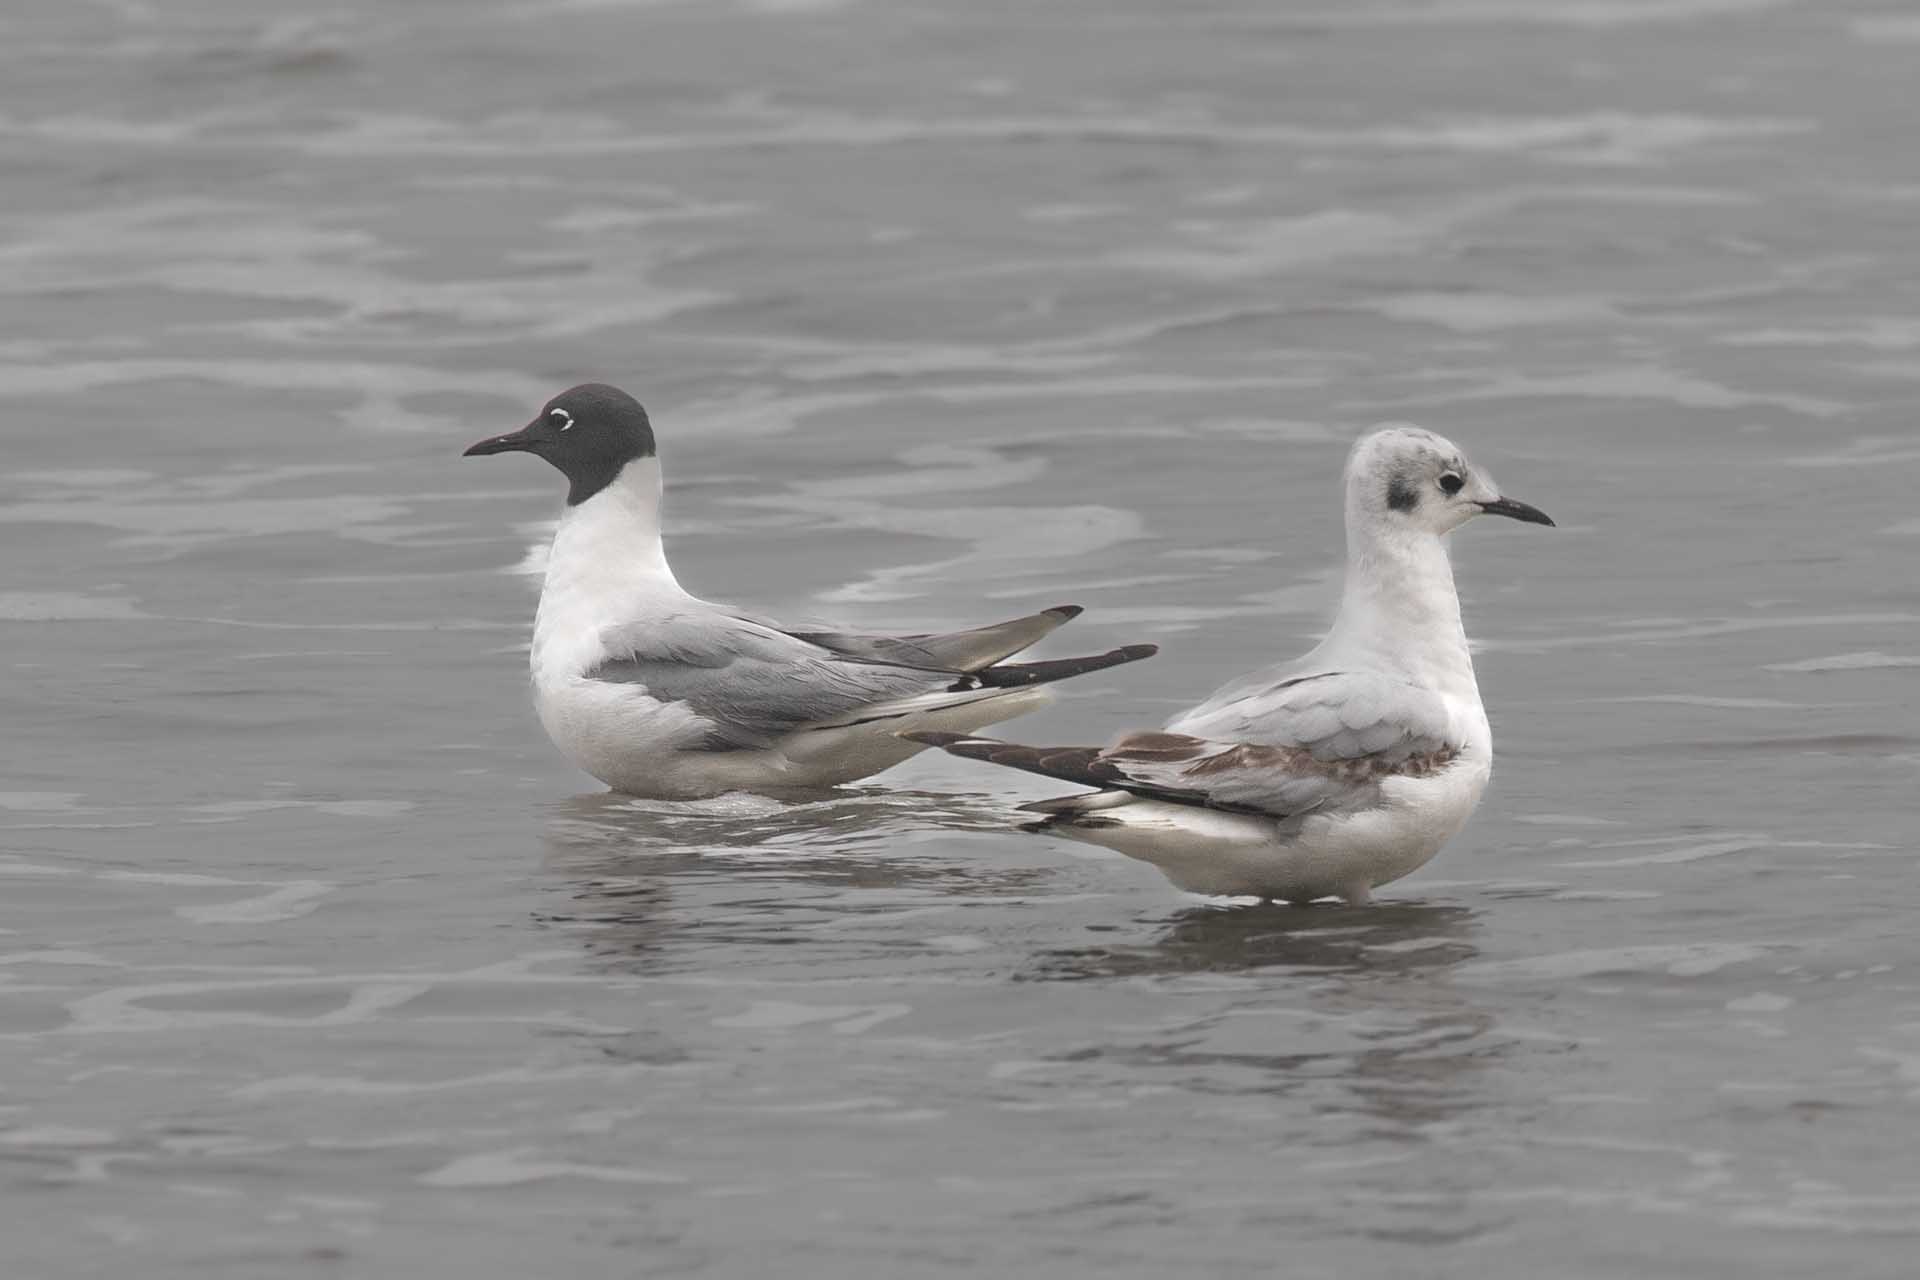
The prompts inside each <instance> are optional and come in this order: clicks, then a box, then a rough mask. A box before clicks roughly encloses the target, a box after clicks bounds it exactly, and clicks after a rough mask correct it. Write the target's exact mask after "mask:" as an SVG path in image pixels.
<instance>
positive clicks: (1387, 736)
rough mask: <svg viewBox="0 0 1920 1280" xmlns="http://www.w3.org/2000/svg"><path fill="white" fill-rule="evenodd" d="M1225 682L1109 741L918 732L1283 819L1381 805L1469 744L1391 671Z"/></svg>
mask: <svg viewBox="0 0 1920 1280" xmlns="http://www.w3.org/2000/svg"><path fill="white" fill-rule="evenodd" d="M1225 693H1226V694H1227V695H1230V696H1222V695H1216V696H1215V697H1214V698H1213V699H1210V700H1208V701H1207V702H1205V703H1202V704H1201V705H1200V706H1198V707H1196V708H1194V709H1193V710H1191V711H1188V712H1185V713H1183V714H1182V715H1180V716H1177V717H1175V718H1174V720H1173V722H1172V723H1171V724H1169V725H1168V727H1167V729H1166V730H1165V731H1163V732H1152V731H1149V732H1134V733H1127V734H1123V735H1121V736H1120V737H1119V738H1117V739H1115V740H1114V741H1113V742H1112V743H1110V744H1109V745H1107V746H1106V747H1104V748H1099V749H1095V748H1091V747H1028V746H1021V745H1018V744H1013V743H1005V742H997V741H995V740H993V739H987V738H969V737H965V736H964V735H952V734H936V735H918V740H919V741H925V742H932V743H934V744H935V745H939V746H943V747H945V748H946V749H947V750H948V751H951V752H953V753H955V754H956V755H964V756H971V757H974V758H977V759H983V760H990V761H992V762H993V763H995V764H1004V765H1008V766H1011V767H1013V768H1016V769H1026V770H1028V771H1029V772H1033V773H1040V774H1045V775H1047V776H1048V777H1054V778H1063V779H1065V780H1067V781H1069V782H1078V783H1081V784H1083V785H1086V786H1091V787H1100V788H1102V789H1105V790H1109V791H1113V790H1118V791H1126V792H1132V793H1133V794H1136V795H1141V796H1148V797H1152V798H1155V799H1161V800H1171V801H1174V802H1177V803H1182V804H1194V805H1203V806H1206V807H1208V808H1214V809H1225V810H1230V811H1233V812H1239V813H1257V814H1261V815H1263V816H1266V817H1272V818H1280V819H1286V818H1297V817H1302V816H1305V815H1306V814H1310V813H1322V814H1325V813H1347V812H1354V811H1356V810H1360V809H1366V808H1371V807H1373V806H1374V805H1376V804H1378V803H1379V802H1380V786H1381V784H1382V783H1383V782H1385V781H1386V780H1387V779H1388V778H1391V777H1396V776H1398V777H1420V776H1424V775H1426V774H1430V773H1433V772H1435V771H1436V770H1438V769H1441V768H1444V767H1446V766H1447V765H1449V764H1451V763H1452V762H1453V760H1454V759H1455V758H1456V757H1457V756H1458V755H1459V754H1460V750H1461V747H1462V745H1463V744H1462V742H1461V740H1460V736H1459V735H1458V734H1457V733H1456V732H1455V731H1454V729H1453V726H1452V723H1451V721H1452V717H1451V715H1450V714H1449V711H1448V708H1447V704H1446V702H1445V700H1444V699H1442V698H1441V697H1440V696H1439V695H1438V694H1436V693H1434V692H1432V691H1431V690H1427V689H1421V688H1418V687H1415V686H1413V685H1409V684H1407V683H1405V682H1404V681H1401V680H1396V679H1394V678H1393V677H1391V676H1386V675H1380V674H1376V673H1370V672H1351V671H1325V672H1315V673H1312V674H1308V675H1292V676H1286V677H1285V678H1282V679H1278V680H1275V681H1271V682H1265V683H1261V682H1255V683H1254V684H1251V685H1247V686H1233V687H1230V689H1229V690H1227V691H1225ZM1026 807H1027V808H1029V809H1036V810H1040V811H1042V812H1049V813H1073V812H1081V811H1089V812H1091V811H1096V810H1097V809H1098V808H1099V807H1100V804H1099V802H1098V801H1096V800H1095V798H1093V797H1088V796H1069V797H1066V798H1064V799H1060V800H1045V801H1041V802H1039V803H1037V804H1032V805H1028V806H1026Z"/></svg>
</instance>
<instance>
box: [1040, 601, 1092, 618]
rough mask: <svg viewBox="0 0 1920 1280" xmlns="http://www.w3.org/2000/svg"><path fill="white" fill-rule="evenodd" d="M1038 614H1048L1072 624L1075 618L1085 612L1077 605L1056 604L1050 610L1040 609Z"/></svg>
mask: <svg viewBox="0 0 1920 1280" xmlns="http://www.w3.org/2000/svg"><path fill="white" fill-rule="evenodd" d="M1040 612H1042V613H1050V614H1052V615H1054V616H1055V617H1057V618H1059V619H1060V621H1062V622H1072V621H1073V620H1074V619H1075V618H1077V617H1079V616H1080V615H1081V614H1083V613H1085V612H1086V610H1085V609H1083V608H1081V607H1080V606H1079V605H1077V604H1057V605H1055V606H1053V608H1051V609H1042V610H1041V611H1040Z"/></svg>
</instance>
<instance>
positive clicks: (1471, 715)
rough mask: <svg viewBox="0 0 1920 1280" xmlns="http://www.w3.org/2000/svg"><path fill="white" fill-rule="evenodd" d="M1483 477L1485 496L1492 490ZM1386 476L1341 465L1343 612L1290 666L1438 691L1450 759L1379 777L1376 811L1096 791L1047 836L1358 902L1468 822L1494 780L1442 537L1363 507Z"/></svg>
mask: <svg viewBox="0 0 1920 1280" xmlns="http://www.w3.org/2000/svg"><path fill="white" fill-rule="evenodd" d="M1442 443H1444V442H1442ZM1357 456H1358V455H1356V457H1357ZM1476 483H1479V482H1476ZM1484 483H1485V485H1486V492H1485V493H1484V495H1483V496H1485V497H1487V498H1491V497H1494V496H1496V495H1495V493H1494V491H1493V490H1492V487H1491V481H1490V480H1485V481H1484ZM1384 484H1385V478H1384V477H1383V476H1380V475H1377V474H1372V473H1369V472H1367V471H1365V470H1350V473H1349V476H1348V496H1347V513H1346V514H1347V519H1346V524H1347V567H1346V584H1345V589H1344V591H1343V593H1342V596H1341V602H1340V612H1339V615H1338V616H1337V618H1336V619H1335V621H1334V624H1333V627H1332V629H1331V630H1330V631H1329V632H1328V634H1327V638H1326V639H1325V640H1324V641H1322V642H1321V643H1320V644H1319V645H1318V646H1317V647H1316V648H1314V649H1313V651H1312V652H1310V653H1308V654H1307V655H1306V656H1305V657H1303V658H1301V659H1300V660H1299V661H1298V662H1297V663H1294V664H1292V666H1293V667H1294V668H1295V669H1297V670H1298V671H1299V672H1300V673H1302V674H1309V673H1312V672H1316V671H1349V672H1377V673H1381V674H1385V675H1391V676H1393V677H1395V678H1397V679H1399V680H1402V681H1404V682H1406V683H1407V684H1409V685H1413V686H1417V687H1418V688H1420V689H1425V690H1429V691H1431V692H1433V693H1436V694H1438V695H1439V696H1440V698H1441V699H1442V700H1443V702H1444V704H1445V706H1446V708H1447V713H1448V733H1447V738H1448V741H1449V742H1450V743H1451V744H1452V745H1454V746H1456V747H1457V748H1458V755H1457V757H1456V758H1455V759H1454V760H1453V762H1452V763H1451V764H1449V765H1447V766H1446V767H1445V768H1443V769H1441V770H1439V771H1437V772H1435V773H1433V774H1430V775H1428V776H1425V777H1415V776H1396V777H1390V778H1388V779H1386V780H1385V782H1384V784H1383V785H1382V787H1381V794H1382V804H1381V806H1380V807H1378V808H1375V809H1368V810H1364V811H1361V812H1357V813H1349V814H1344V815H1336V816H1309V817H1307V818H1306V819H1304V820H1303V821H1299V822H1296V823H1294V824H1285V823H1281V822H1277V821H1274V820H1272V819H1269V818H1265V817H1260V816H1252V815H1246V814H1239V813H1228V812H1222V811H1219V810H1213V809H1206V808H1201V807H1198V806H1195V805H1188V804H1179V803H1172V802H1167V801H1159V800H1147V799H1140V798H1131V799H1126V798H1118V797H1116V796H1115V795H1114V793H1101V794H1100V798H1099V801H1098V802H1097V804H1096V803H1095V802H1093V801H1092V799H1091V798H1090V800H1089V803H1088V804H1087V805H1086V806H1085V808H1086V810H1087V813H1088V820H1087V821H1086V822H1085V823H1078V824H1076V823H1074V822H1072V821H1063V822H1062V823H1060V824H1059V825H1057V826H1055V827H1053V828H1052V829H1053V830H1054V831H1056V832H1057V833H1058V834H1061V835H1066V836H1071V837H1072V838H1074V839H1076V840H1081V841H1085V842H1087V843H1090V844H1097V845H1101V846H1103V847H1106V848H1110V849H1114V850H1117V851H1119V852H1121V853H1125V854H1127V855H1129V856H1131V857H1135V858H1140V859H1142V860H1144V861H1148V862H1151V863H1153V864H1155V865H1156V866H1158V867H1159V868H1160V869H1161V870H1162V871H1163V872H1165V873H1166V875H1167V877H1168V878H1169V879H1170V880H1172V881H1173V882H1174V883H1175V884H1176V885H1178V886H1180V887H1181V888H1183V889H1187V890H1189V891H1191V892H1195V893H1209V894H1231V895H1257V896H1261V897H1270V898H1280V899H1284V900H1287V901H1290V902H1309V901H1312V900H1313V899H1315V898H1322V897H1341V898H1345V899H1346V900H1348V901H1350V902H1365V901H1367V900H1368V899H1369V898H1370V896H1371V892H1372V890H1373V889H1375V888H1377V887H1378V886H1380V885H1383V884H1386V883H1388V882H1389V881H1393V880H1397V879H1399V878H1400V877H1402V876H1405V875H1408V874H1410V873H1411V872H1413V871H1415V870H1417V869H1419V868H1420V867H1421V866H1423V865H1424V864H1425V863H1426V862H1427V861H1428V860H1429V859H1431V858H1432V857H1433V856H1434V854H1436V853H1438V852H1439V851H1440V848H1441V846H1442V845H1444V844H1445V843H1446V842H1447V841H1448V840H1449V839H1450V838H1452V837H1453V836H1454V835H1455V834H1456V833H1457V832H1458V831H1459V830H1460V829H1461V827H1463V826H1464V825H1465V824H1466V821H1467V819H1468V818H1469V817H1470V816H1471V815H1472V813H1473V811H1474V809H1475V807H1476V806H1478V805H1479V803H1480V796H1481V794H1482V792H1484V791H1485V790H1486V786H1487V781H1488V779H1489V778H1490V777H1491V776H1492V772H1493V735H1492V732H1491V731H1490V729H1489V728H1488V725H1487V713H1486V708H1485V706H1484V705H1483V704H1482V703H1481V701H1480V686H1479V684H1478V682H1477V681H1476V680H1475V679H1474V673H1473V658H1472V655H1471V654H1470V653H1469V651H1468V648H1467V634H1466V630H1465V628H1464V626H1463V625H1462V623H1461V619H1460V598H1459V595H1458V594H1457V593H1456V592H1455V590H1454V581H1453V566H1452V563H1451V561H1450V560H1449V558H1448V553H1447V543H1446V535H1445V533H1444V532H1441V533H1436V532H1433V531H1431V530H1429V529H1424V528H1420V527H1417V526H1415V525H1413V524H1412V523H1411V522H1409V521H1406V520H1400V519H1395V518H1393V517H1391V516H1388V515H1386V514H1384V513H1383V512H1381V511H1379V510H1377V509H1375V508H1373V507H1371V506H1370V504H1369V503H1368V501H1367V499H1368V498H1369V497H1370V496H1372V495H1373V493H1374V492H1375V490H1376V489H1377V488H1378V487H1379V486H1383V485H1384ZM1466 496H1467V497H1473V496H1474V494H1473V493H1472V492H1471V491H1470V492H1469V493H1468V494H1467V495H1466ZM1459 522H1460V521H1458V520H1455V521H1453V522H1452V524H1457V523H1459ZM1446 527H1448V528H1450V527H1452V525H1451V524H1450V525H1447V526H1446ZM1207 710H1208V704H1205V703H1203V704H1201V706H1199V707H1196V708H1194V709H1193V710H1192V711H1190V712H1186V713H1183V714H1182V715H1180V716H1176V717H1175V718H1174V719H1173V720H1172V721H1171V722H1169V724H1168V726H1167V727H1168V729H1169V730H1171V731H1173V732H1176V733H1178V732H1189V733H1196V734H1199V735H1201V736H1205V734H1204V730H1203V729H1202V728H1200V727H1198V726H1199V725H1201V724H1203V723H1204V720H1205V714H1204V713H1205V712H1206V711H1207ZM1116 799H1118V803H1116Z"/></svg>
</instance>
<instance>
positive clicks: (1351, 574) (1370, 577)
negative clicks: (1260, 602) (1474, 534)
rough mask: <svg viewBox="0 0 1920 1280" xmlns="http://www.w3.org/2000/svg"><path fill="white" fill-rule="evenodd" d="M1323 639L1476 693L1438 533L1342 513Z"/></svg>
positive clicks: (1443, 544)
mask: <svg viewBox="0 0 1920 1280" xmlns="http://www.w3.org/2000/svg"><path fill="white" fill-rule="evenodd" d="M1328 644H1329V645H1330V646H1331V645H1334V644H1338V645H1339V646H1340V647H1341V648H1342V649H1343V650H1344V651H1348V652H1352V651H1355V650H1358V651H1361V652H1365V653H1367V654H1368V655H1370V656H1371V657H1373V658H1374V659H1375V660H1376V661H1378V662H1379V663H1380V665H1381V666H1382V667H1383V668H1384V669H1387V670H1394V671H1400V672H1402V673H1404V674H1406V675H1408V676H1410V677H1412V678H1414V679H1416V680H1418V681H1420V682H1422V683H1429V684H1432V685H1434V686H1436V687H1438V688H1441V689H1444V690H1447V691H1448V692H1453V693H1460V694H1466V693H1472V694H1473V696H1474V697H1475V698H1476V699H1477V698H1478V696H1479V687H1478V685H1477V684H1476V683H1475V681H1474V677H1473V658H1472V656H1471V654H1470V653H1469V651H1468V649H1467V633H1466V628H1465V627H1464V626H1462V624H1461V622H1460V597H1459V595H1458V594H1457V593H1456V592H1455V590H1454V585H1453V563H1452V561H1451V560H1450V559H1449V557H1448V555H1447V543H1446V539H1445V537H1444V536H1443V535H1439V534H1434V533H1429V532H1427V531H1425V530H1421V529H1414V528H1410V527H1408V526H1407V525H1405V524H1402V523H1399V522H1388V521H1383V520H1381V519H1379V518H1378V517H1377V516H1375V515H1373V514H1372V513H1370V512H1365V511H1361V512H1349V514H1348V518H1347V580H1346V589H1345V591H1344V592H1343V594H1342V596H1341V600H1340V614H1339V616H1338V617H1337V618H1336V619H1335V620H1334V624H1333V630H1332V632H1331V633H1330V634H1329V636H1328Z"/></svg>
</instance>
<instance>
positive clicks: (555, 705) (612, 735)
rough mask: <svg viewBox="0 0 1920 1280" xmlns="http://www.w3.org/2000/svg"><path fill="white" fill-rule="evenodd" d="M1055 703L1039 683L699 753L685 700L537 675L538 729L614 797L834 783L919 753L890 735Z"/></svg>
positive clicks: (697, 722) (702, 737)
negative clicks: (758, 744) (761, 744)
mask: <svg viewBox="0 0 1920 1280" xmlns="http://www.w3.org/2000/svg"><path fill="white" fill-rule="evenodd" d="M1052 696H1053V695H1052V691H1051V690H1048V689H1045V688H1042V687H1038V686H1035V687H1029V688H1023V689H1010V690H1007V691H1005V692H998V693H994V694H991V695H986V696H982V697H979V698H977V699H975V700H973V701H969V702H963V703H960V704H958V705H952V706H947V707H938V706H935V707H928V708H925V709H920V710H914V711H911V712H907V713H903V714H901V715H899V716H895V717H891V718H888V719H876V720H871V721H869V722H866V723H861V724H853V725H847V726H844V727H839V728H823V729H805V730H801V731H800V732H798V733H794V734H790V735H788V736H787V737H785V738H783V739H781V740H780V741H778V742H776V743H774V744H773V745H772V746H770V747H768V748H766V749H764V750H741V751H713V750H709V749H707V748H706V746H705V743H706V739H707V734H708V731H709V728H710V726H708V725H707V724H706V723H705V722H704V721H702V720H701V719H700V718H699V717H698V716H696V715H694V714H693V712H692V711H691V710H690V709H689V708H688V707H687V706H686V705H685V704H684V703H676V702H666V703H663V702H658V701H655V700H654V699H652V698H650V697H648V696H647V695H646V694H645V692H643V691H642V690H641V689H640V688H639V687H638V686H635V685H630V684H618V683H611V682H608V681H601V680H587V679H582V678H579V677H573V678H555V679H542V678H541V677H540V676H538V675H536V676H535V678H534V705H535V707H536V708H537V710H538V711H539V713H540V723H541V724H542V725H544V726H545V727H546V730H547V736H548V737H549V738H551V739H553V744H554V745H555V746H556V747H558V748H560V751H561V753H562V754H564V755H565V756H566V757H567V758H568V759H569V760H571V761H573V763H574V764H576V765H578V766H579V767H580V768H582V769H584V770H586V771H587V772H588V773H590V774H592V775H593V776H594V777H596V778H598V779H600V781H602V782H604V783H606V784H607V785H608V786H609V787H612V788H613V789H614V790H615V791H620V792H624V793H626V794H627V795H635V796H646V797H649V798H653V799H662V800H691V799H698V798H700V797H702V796H713V795H719V794H721V793H722V792H726V791H760V792H779V791H798V790H807V789H812V788H818V787H834V786H839V785H841V784H842V783H847V782H853V781H857V780H858V779H860V778H865V777H869V776H871V775H873V774H876V773H879V772H880V771H881V770H883V769H890V768H892V767H893V766H894V765H896V764H899V763H900V762H901V761H902V760H905V759H906V758H907V757H909V756H912V755H915V754H917V753H918V752H921V751H924V750H926V748H925V747H923V746H921V745H920V744H919V743H915V742H908V741H906V740H905V739H903V738H900V737H898V736H896V735H897V734H898V733H900V732H902V731H906V730H914V729H933V730H942V731H945V732H948V733H972V732H973V731H974V730H976V729H982V728H985V727H986V726H987V725H990V724H997V723H999V722H1000V721H1002V720H1005V719H1008V718H1009V717H1012V716H1016V715H1020V714H1021V713H1023V712H1026V711H1031V710H1033V709H1034V708H1036V707H1039V706H1043V705H1045V704H1046V703H1047V702H1049V701H1051V700H1052Z"/></svg>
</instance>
